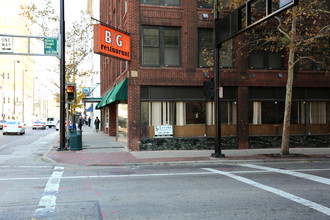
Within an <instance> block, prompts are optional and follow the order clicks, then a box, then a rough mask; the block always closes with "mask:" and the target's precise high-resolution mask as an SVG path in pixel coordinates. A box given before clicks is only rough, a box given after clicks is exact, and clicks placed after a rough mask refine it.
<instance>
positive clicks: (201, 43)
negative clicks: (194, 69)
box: [198, 28, 214, 67]
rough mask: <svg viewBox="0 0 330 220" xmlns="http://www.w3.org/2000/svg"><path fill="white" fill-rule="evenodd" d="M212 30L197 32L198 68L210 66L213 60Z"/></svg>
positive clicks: (203, 29)
mask: <svg viewBox="0 0 330 220" xmlns="http://www.w3.org/2000/svg"><path fill="white" fill-rule="evenodd" d="M213 47H214V46H213V29H206V28H201V29H199V30H198V57H199V61H198V65H199V67H209V66H211V62H210V61H211V60H212V58H213Z"/></svg>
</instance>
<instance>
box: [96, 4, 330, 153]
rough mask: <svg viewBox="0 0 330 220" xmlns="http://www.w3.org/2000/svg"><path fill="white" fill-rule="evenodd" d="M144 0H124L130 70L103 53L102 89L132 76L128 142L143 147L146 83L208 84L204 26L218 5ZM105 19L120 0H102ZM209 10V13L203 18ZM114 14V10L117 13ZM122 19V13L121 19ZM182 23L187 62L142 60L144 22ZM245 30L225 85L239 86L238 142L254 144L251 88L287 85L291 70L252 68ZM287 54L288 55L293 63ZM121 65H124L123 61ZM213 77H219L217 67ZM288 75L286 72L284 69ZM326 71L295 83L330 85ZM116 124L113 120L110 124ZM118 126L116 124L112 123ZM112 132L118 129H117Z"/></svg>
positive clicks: (223, 80)
mask: <svg viewBox="0 0 330 220" xmlns="http://www.w3.org/2000/svg"><path fill="white" fill-rule="evenodd" d="M140 2H141V1H140V0H127V4H128V11H127V13H126V14H124V11H123V10H124V5H123V4H124V1H121V4H122V6H121V9H122V11H121V13H120V14H121V15H122V16H123V17H122V19H121V23H120V26H117V27H118V28H120V29H121V30H124V31H127V32H128V33H130V36H131V57H132V60H131V61H130V62H129V64H128V69H127V70H125V68H124V66H125V62H124V61H119V60H116V59H113V58H110V57H108V58H107V57H101V94H102V95H105V94H106V92H108V91H110V90H111V89H112V88H113V86H114V83H117V84H118V83H119V82H121V81H122V80H123V79H124V78H125V77H128V101H127V102H128V147H129V149H131V150H140V86H141V85H152V86H157V85H161V86H202V85H203V81H204V80H205V79H204V77H203V71H204V69H203V68H199V67H198V28H213V15H212V9H200V8H197V1H192V0H182V7H165V6H152V5H143V4H141V3H140ZM100 10H101V21H103V22H108V23H109V24H111V25H113V26H115V25H118V24H112V22H113V16H110V15H109V13H110V12H111V14H112V13H113V12H114V11H115V12H116V14H118V13H117V12H118V0H116V1H108V0H100ZM203 14H208V17H209V18H208V19H202V15H203ZM112 15H113V14H112ZM116 20H117V21H118V19H116ZM143 25H150V26H167V27H181V48H182V52H181V63H182V65H181V67H159V68H154V67H143V66H141V26H143ZM242 37H243V36H239V37H237V38H236V39H235V45H236V48H237V50H236V54H235V66H236V68H234V69H232V70H230V71H229V72H228V71H227V72H226V71H224V70H222V71H221V85H222V86H224V87H226V86H235V87H238V136H239V137H238V142H239V143H238V146H239V148H241V149H246V148H248V134H249V131H248V126H247V125H248V88H249V87H255V86H263V87H267V86H268V87H285V86H286V78H287V71H286V70H285V69H284V70H252V69H248V59H247V56H246V53H247V51H244V49H242V47H241V46H240V44H239V42H240V41H241V40H242ZM286 60H287V56H286V57H285V60H284V61H283V64H284V67H286V66H287V61H286ZM119 66H121V68H120V67H119ZM208 71H209V72H210V77H213V75H214V74H213V72H212V71H210V70H208ZM279 74H281V75H282V77H280V75H279ZM325 77H326V76H325V73H324V72H323V73H322V72H317V73H315V72H306V71H305V72H300V71H298V72H296V73H295V80H294V86H298V87H303V86H315V87H317V86H319V87H321V86H325V87H329V84H328V82H329V80H324V79H325ZM111 124H113V123H111V122H110V125H111ZM110 130H112V128H111V129H110ZM111 134H114V133H112V132H111Z"/></svg>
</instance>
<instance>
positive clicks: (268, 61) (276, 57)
mask: <svg viewBox="0 0 330 220" xmlns="http://www.w3.org/2000/svg"><path fill="white" fill-rule="evenodd" d="M282 62H283V61H282V54H281V53H274V52H268V51H262V50H256V51H252V52H251V53H250V54H249V64H250V68H251V69H282V68H283V65H282Z"/></svg>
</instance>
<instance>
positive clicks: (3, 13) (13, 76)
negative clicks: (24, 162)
mask: <svg viewBox="0 0 330 220" xmlns="http://www.w3.org/2000/svg"><path fill="white" fill-rule="evenodd" d="M22 4H25V1H21V0H12V1H4V2H2V3H1V7H0V34H10V35H32V30H31V24H30V23H29V22H28V21H27V20H26V19H24V18H23V17H22V16H19V13H20V5H22ZM13 43H14V46H15V48H27V43H26V41H24V40H17V41H16V40H15V41H14V42H13ZM22 50H24V49H22ZM19 52H22V51H19ZM23 52H24V51H23ZM33 63H34V60H33V58H32V57H30V56H16V55H0V99H1V102H0V118H1V119H6V120H8V119H14V118H15V119H18V120H21V121H23V122H24V123H29V124H31V123H32V121H33V117H34V116H33V111H34V110H33V109H34V104H33V103H34V101H33V100H34V78H33V74H34V69H33Z"/></svg>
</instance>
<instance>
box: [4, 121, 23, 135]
mask: <svg viewBox="0 0 330 220" xmlns="http://www.w3.org/2000/svg"><path fill="white" fill-rule="evenodd" d="M10 133H16V134H20V135H23V134H25V125H24V124H22V123H21V122H20V121H7V123H6V124H5V125H4V126H3V133H2V134H3V135H6V134H10Z"/></svg>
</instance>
